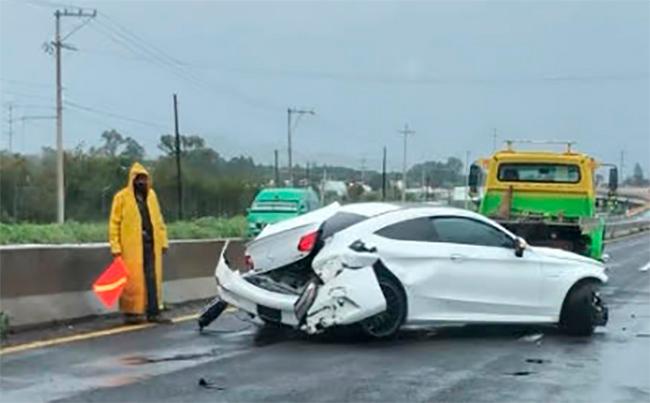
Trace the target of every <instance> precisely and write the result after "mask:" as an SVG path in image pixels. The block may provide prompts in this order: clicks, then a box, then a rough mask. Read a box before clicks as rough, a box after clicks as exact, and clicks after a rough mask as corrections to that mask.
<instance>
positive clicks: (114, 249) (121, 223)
mask: <svg viewBox="0 0 650 403" xmlns="http://www.w3.org/2000/svg"><path fill="white" fill-rule="evenodd" d="M139 174H144V175H147V176H148V177H149V181H148V183H149V192H148V193H147V207H148V208H149V215H150V216H151V225H152V226H153V233H154V254H155V262H156V264H155V270H156V284H157V288H158V305H159V308H160V309H162V300H163V299H162V251H163V249H167V247H168V241H167V229H166V227H165V222H164V221H163V217H162V214H161V212H160V205H159V204H158V198H157V197H156V193H155V192H154V190H153V188H152V181H151V176H149V173H148V172H147V170H146V169H145V168H144V167H143V166H142V165H140V164H139V163H137V162H136V163H135V164H133V166H132V167H131V170H130V172H129V181H128V182H127V184H126V187H125V188H124V189H122V190H120V191H119V192H118V193H117V194H116V195H115V197H114V198H113V207H112V208H111V218H110V222H109V226H108V227H109V228H108V236H109V242H110V244H111V253H113V254H117V253H119V254H121V255H122V259H123V260H124V263H125V265H126V270H127V273H128V279H127V283H126V286H125V287H124V291H123V292H122V296H121V297H120V310H122V312H124V313H131V314H140V315H141V314H144V313H145V311H146V309H147V286H146V282H145V278H144V266H143V264H144V260H143V257H142V254H143V251H142V222H141V221H140V212H139V211H138V205H137V202H136V200H135V192H134V190H133V179H135V177H136V176H137V175H139Z"/></svg>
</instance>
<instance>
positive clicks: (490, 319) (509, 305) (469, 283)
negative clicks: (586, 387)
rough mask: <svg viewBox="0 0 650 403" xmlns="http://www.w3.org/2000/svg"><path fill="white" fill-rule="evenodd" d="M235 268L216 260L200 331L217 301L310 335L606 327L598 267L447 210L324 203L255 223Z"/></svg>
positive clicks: (465, 213) (467, 213)
mask: <svg viewBox="0 0 650 403" xmlns="http://www.w3.org/2000/svg"><path fill="white" fill-rule="evenodd" d="M246 262H247V265H248V266H249V270H248V271H247V272H246V273H244V274H242V273H240V272H238V271H234V270H232V269H231V267H229V265H228V262H227V260H226V259H225V257H224V256H223V255H222V256H221V257H220V259H219V263H218V266H217V268H216V279H217V284H218V299H217V301H216V302H215V303H214V304H213V306H212V307H208V308H207V309H206V310H205V311H204V315H203V316H202V319H203V322H201V321H200V324H201V323H202V325H205V324H206V323H209V322H210V321H211V320H212V319H214V318H215V317H216V316H218V314H219V313H220V312H221V311H222V310H223V308H224V307H225V305H226V304H230V305H232V306H235V307H237V308H239V309H241V310H244V311H246V312H248V313H250V314H252V315H255V316H257V317H259V318H260V319H262V320H264V321H265V322H276V323H282V324H286V325H290V326H294V327H296V328H299V329H301V330H303V331H305V332H307V333H310V334H314V333H319V332H322V331H324V330H325V329H327V328H330V327H333V326H340V325H359V326H360V328H361V329H362V330H363V331H364V332H365V333H367V334H368V335H370V336H373V337H387V336H391V335H394V334H395V333H396V332H397V331H398V330H399V329H400V327H402V326H403V325H436V324H444V323H492V324H496V323H525V324H542V323H544V324H558V325H559V326H561V327H562V328H563V329H565V330H566V331H567V332H568V333H570V334H576V335H589V334H591V333H592V332H593V330H594V327H595V326H598V325H605V324H606V322H607V308H606V307H605V305H604V303H603V301H602V300H601V298H600V296H599V293H598V289H599V286H600V285H602V284H603V283H605V282H606V281H607V276H606V274H605V267H604V266H603V265H602V264H601V263H600V262H598V261H595V260H592V259H589V258H586V257H583V256H580V255H577V254H574V253H571V252H567V251H563V250H558V249H551V248H545V247H535V246H529V245H527V244H526V242H525V241H524V240H523V239H521V238H519V237H517V236H515V235H514V234H512V233H511V232H509V231H508V230H506V229H505V228H503V227H502V226H500V225H499V224H497V223H495V222H494V221H492V220H490V219H487V218H485V217H483V216H481V215H479V214H476V213H473V212H470V211H466V210H460V209H454V208H446V207H431V206H427V205H423V206H419V207H400V206H397V205H393V204H389V203H361V204H351V205H345V206H340V205H338V204H333V205H330V206H327V207H324V208H322V209H319V210H316V211H314V212H312V213H309V214H306V215H303V216H300V217H297V218H294V219H290V220H287V221H283V222H280V223H278V224H274V225H270V226H268V227H266V228H265V229H264V230H263V231H262V232H261V233H260V235H259V236H258V237H257V238H256V239H255V240H253V241H252V242H251V243H250V244H249V245H247V256H246ZM215 305H216V307H215ZM217 311H218V312H217ZM210 312H211V314H210ZM215 312H216V315H215ZM206 315H207V316H206ZM210 315H211V317H210Z"/></svg>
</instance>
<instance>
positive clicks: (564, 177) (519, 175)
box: [498, 163, 580, 183]
mask: <svg viewBox="0 0 650 403" xmlns="http://www.w3.org/2000/svg"><path fill="white" fill-rule="evenodd" d="M498 178H499V181H501V182H544V183H549V182H550V183H578V182H580V168H579V167H578V166H577V165H573V164H552V163H537V164H532V163H506V164H501V165H500V166H499V171H498Z"/></svg>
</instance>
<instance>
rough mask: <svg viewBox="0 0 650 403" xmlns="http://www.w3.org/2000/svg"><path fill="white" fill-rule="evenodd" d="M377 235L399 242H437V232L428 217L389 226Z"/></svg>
mask: <svg viewBox="0 0 650 403" xmlns="http://www.w3.org/2000/svg"><path fill="white" fill-rule="evenodd" d="M375 234H377V235H379V236H381V237H384V238H389V239H396V240H399V241H419V242H435V241H436V232H435V229H434V228H433V225H431V219H430V218H428V217H422V218H414V219H412V220H407V221H401V222H398V223H395V224H391V225H388V226H386V227H384V228H382V229H380V230H378V231H377V232H375Z"/></svg>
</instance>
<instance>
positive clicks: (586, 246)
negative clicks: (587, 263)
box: [469, 143, 618, 259]
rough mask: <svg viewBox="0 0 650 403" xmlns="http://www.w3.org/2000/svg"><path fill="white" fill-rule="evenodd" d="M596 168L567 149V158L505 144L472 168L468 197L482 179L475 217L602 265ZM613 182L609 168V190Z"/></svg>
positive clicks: (602, 224)
mask: <svg viewBox="0 0 650 403" xmlns="http://www.w3.org/2000/svg"><path fill="white" fill-rule="evenodd" d="M599 166H600V164H599V163H598V162H597V161H596V160H594V159H593V158H592V157H590V156H588V155H586V154H583V153H577V152H574V151H572V150H571V143H569V145H568V147H567V151H565V152H549V151H516V150H513V148H512V145H511V144H509V146H508V148H507V149H506V150H502V151H498V152H496V153H494V154H493V155H492V156H491V157H490V158H486V159H483V160H481V161H479V162H478V163H475V164H474V165H473V166H472V167H471V169H470V178H469V184H470V192H472V193H477V192H478V186H479V182H481V179H482V182H483V186H484V189H483V197H482V199H481V201H480V205H479V207H478V210H479V212H480V213H481V214H483V215H485V216H487V217H490V218H492V219H495V220H496V221H497V222H499V223H500V224H502V225H503V226H505V227H506V228H508V229H509V230H511V231H513V232H515V233H516V234H517V235H519V236H522V237H523V238H525V239H527V240H528V241H529V242H530V243H531V244H533V245H543V246H552V247H558V248H562V249H566V250H570V251H573V252H576V253H579V254H581V255H585V256H589V257H591V258H594V259H601V258H602V254H603V240H604V239H603V238H604V231H605V222H604V219H603V218H602V217H598V216H597V215H596V181H595V171H596V169H597V168H598V167H599ZM481 177H482V178H481ZM617 182H618V180H617V172H616V168H613V170H612V171H611V172H610V188H611V185H614V186H616V185H617ZM614 190H615V189H614Z"/></svg>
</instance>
